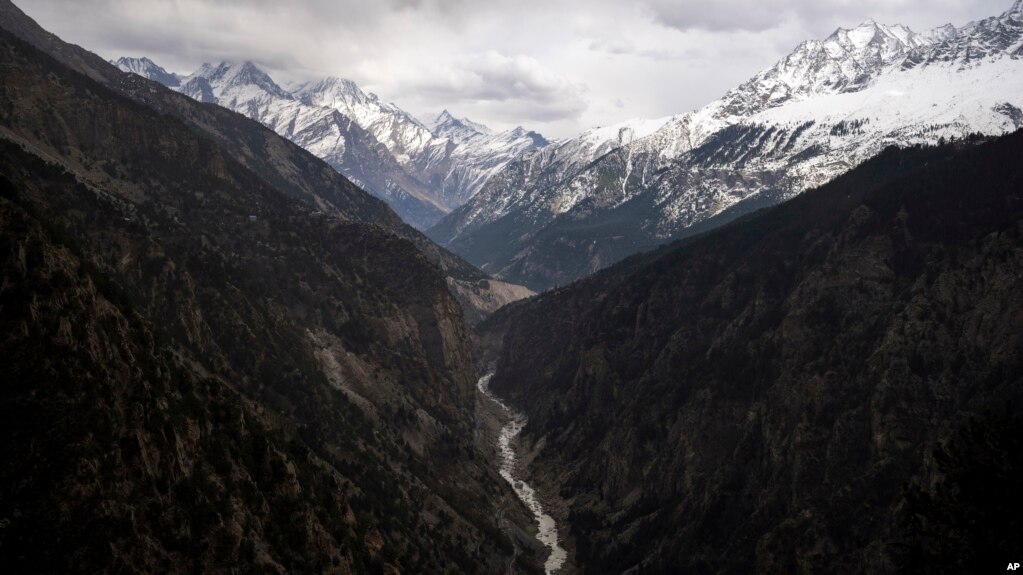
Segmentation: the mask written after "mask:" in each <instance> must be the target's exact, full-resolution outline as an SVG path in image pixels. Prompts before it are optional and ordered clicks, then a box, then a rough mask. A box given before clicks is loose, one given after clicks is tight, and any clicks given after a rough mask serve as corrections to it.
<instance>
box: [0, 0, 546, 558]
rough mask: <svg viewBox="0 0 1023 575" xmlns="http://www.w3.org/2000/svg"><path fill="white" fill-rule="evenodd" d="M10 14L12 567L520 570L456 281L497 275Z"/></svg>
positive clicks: (8, 435)
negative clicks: (504, 522)
mask: <svg viewBox="0 0 1023 575" xmlns="http://www.w3.org/2000/svg"><path fill="white" fill-rule="evenodd" d="M0 26H2V27H3V28H4V30H0V86H2V88H0V262H2V266H0V334H2V335H0V356H2V357H3V361H2V362H0V381H2V382H3V387H2V389H0V419H2V422H0V425H2V426H3V437H2V440H0V450H2V451H0V452H2V453H3V454H4V460H5V466H4V469H3V471H2V472H0V485H2V487H0V555H2V557H3V559H2V560H0V563H3V564H4V565H6V566H8V567H9V568H11V569H13V570H15V571H19V572H33V571H36V572H38V571H53V572H74V571H89V572H171V573H173V572H177V573H184V572H210V571H235V570H243V571H252V570H255V571H261V570H262V571H272V572H281V571H287V572H331V573H367V572H391V573H393V572H431V571H433V572H436V571H441V570H445V569H455V570H457V571H464V572H476V571H480V572H490V573H503V572H505V570H506V568H507V565H508V562H509V560H510V559H512V558H513V556H514V555H515V553H514V551H513V543H512V541H511V540H510V539H508V537H507V536H506V535H504V532H503V531H502V530H501V529H500V527H499V526H498V520H497V519H496V515H497V509H496V507H495V501H496V499H497V498H499V497H501V496H510V497H511V498H512V500H513V496H512V495H511V494H510V492H509V491H508V489H507V487H506V486H505V484H504V483H503V481H502V480H501V478H500V477H499V476H498V475H497V473H496V471H494V470H493V469H491V468H490V467H489V465H488V462H487V461H485V460H484V459H483V458H478V457H476V451H475V449H474V443H473V430H474V419H473V418H474V404H475V393H474V384H475V371H474V368H473V365H472V359H471V356H470V353H469V350H468V343H467V342H468V339H469V338H468V334H467V333H466V327H465V324H464V321H463V317H462V312H461V309H460V306H459V305H458V302H457V301H456V300H455V298H454V297H453V296H452V295H451V293H450V291H449V289H448V282H449V281H456V280H457V281H478V279H481V278H482V276H480V275H479V274H478V273H477V274H473V273H472V271H471V270H472V268H471V266H468V265H466V264H465V263H464V262H461V261H460V260H458V259H457V258H454V257H452V256H451V255H450V254H447V253H446V252H444V251H443V250H440V249H439V248H437V247H436V246H433V245H432V244H431V243H430V242H429V241H428V240H426V239H425V238H424V237H422V236H421V235H419V234H418V233H416V232H414V231H413V230H411V229H410V228H408V227H407V226H405V225H404V224H403V223H402V222H401V221H400V220H399V219H398V218H397V217H396V216H395V215H394V213H393V212H392V211H391V210H390V209H388V208H387V207H386V206H385V205H384V204H383V203H382V202H380V201H379V200H376V199H373V198H372V197H370V196H368V195H367V194H365V193H364V192H362V191H361V190H359V189H357V188H356V187H354V186H353V185H352V184H351V183H350V182H348V181H347V180H345V179H344V178H343V177H341V176H340V175H338V174H337V173H336V172H335V171H334V170H332V169H331V168H330V167H329V166H327V165H326V164H324V163H322V162H321V161H319V160H317V159H316V158H314V157H313V156H311V155H310V154H308V153H307V152H305V151H303V150H301V149H300V148H298V147H297V146H295V145H293V144H291V143H289V142H287V141H286V140H284V139H283V138H280V137H279V136H277V135H275V134H273V133H272V132H270V131H269V130H266V129H264V128H262V127H260V126H258V125H256V124H255V123H254V122H252V121H250V120H247V119H245V118H242V117H241V116H239V115H237V114H234V113H232V112H228V111H226V110H222V109H219V108H217V107H213V106H204V105H201V104H198V103H196V102H194V101H193V100H191V99H188V98H186V97H184V96H181V95H179V94H175V93H172V92H170V91H169V90H166V89H165V88H163V87H161V86H158V85H156V84H153V83H151V82H149V81H146V80H143V79H142V78H138V77H134V76H128V75H125V74H123V73H121V72H119V71H117V70H116V69H114V68H113V67H111V66H110V65H109V64H107V63H105V62H103V61H102V60H100V59H99V58H97V57H95V56H94V55H92V54H89V53H87V52H84V51H82V50H80V49H78V48H76V47H73V46H68V45H66V44H63V43H62V42H60V41H59V39H57V38H56V37H54V36H52V35H48V34H47V33H45V32H44V31H42V30H41V29H38V28H37V27H35V24H34V23H33V22H31V21H30V20H28V19H27V18H25V17H24V15H23V14H21V13H20V12H19V11H18V10H17V8H15V7H14V6H13V5H11V4H10V3H8V2H6V1H4V2H0ZM9 31H13V32H14V34H12V33H11V32H9ZM16 36H17V37H16ZM26 40H27V42H26ZM34 46H38V47H40V48H42V51H40V50H39V49H36V47H34ZM51 55H52V57H51ZM55 58H56V59H55ZM495 496H496V497H495ZM509 515H511V514H509ZM532 561H533V558H532V557H531V556H529V555H528V554H526V553H520V554H518V562H519V563H518V564H519V566H520V567H521V568H522V569H523V570H526V571H528V570H529V569H531V568H533V567H535V564H533V563H531V562H532Z"/></svg>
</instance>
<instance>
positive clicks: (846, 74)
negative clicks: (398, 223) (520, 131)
mask: <svg viewBox="0 0 1023 575" xmlns="http://www.w3.org/2000/svg"><path fill="white" fill-rule="evenodd" d="M1021 109H1023V0H1017V1H1016V2H1015V3H1014V4H1013V6H1012V8H1010V9H1009V10H1008V11H1006V12H1005V13H1003V14H1001V15H999V16H994V17H991V18H986V19H984V20H981V21H978V22H973V23H970V24H967V25H965V26H963V27H961V28H956V27H954V26H952V25H945V26H941V27H938V28H935V29H933V30H929V31H927V32H924V33H922V34H918V33H915V32H914V31H912V30H910V29H909V28H907V27H905V26H901V25H891V26H889V25H884V24H879V23H877V22H874V21H872V20H868V21H866V22H864V23H862V24H860V25H859V26H856V27H854V28H849V29H846V28H839V29H837V30H836V31H835V32H834V33H832V34H831V35H830V36H828V37H827V38H824V39H823V40H809V41H806V42H803V43H801V44H799V45H798V46H797V47H796V48H795V49H794V50H793V51H792V53H790V54H789V55H788V56H786V57H785V58H783V59H781V60H780V61H778V62H777V63H775V64H774V65H773V66H771V67H770V68H767V69H766V70H763V71H762V72H760V73H758V74H756V75H754V76H753V77H752V78H750V80H748V81H746V82H744V83H743V84H741V85H740V86H738V87H736V88H735V89H733V90H731V91H729V92H728V93H726V94H725V95H724V96H723V97H722V98H721V99H719V100H716V101H714V102H711V103H710V104H708V105H706V106H704V107H703V108H701V109H699V110H696V111H693V112H689V113H686V114H680V115H677V116H673V117H669V118H662V119H657V120H650V121H642V120H632V121H629V122H624V123H622V124H619V125H616V126H609V127H606V128H596V129H593V130H589V131H587V132H584V133H583V134H581V135H580V136H578V137H576V138H573V139H571V140H565V141H559V142H555V143H553V144H551V145H550V146H547V147H545V148H542V149H540V150H536V151H533V152H530V153H527V154H525V155H524V156H523V157H522V158H520V159H519V160H517V161H516V162H513V163H512V164H510V165H509V166H508V167H507V168H506V169H505V170H504V171H503V172H501V173H499V174H495V175H494V176H492V177H491V178H490V179H489V180H488V183H487V185H486V186H484V188H483V189H482V190H480V191H479V192H478V193H477V195H476V196H474V197H473V198H472V199H471V200H470V201H469V202H468V203H466V204H465V205H464V206H462V207H460V208H458V209H457V210H455V211H454V212H452V213H451V214H449V215H448V216H446V217H445V218H444V219H443V220H442V221H441V222H440V223H439V224H438V225H437V226H435V227H434V228H433V229H432V230H431V235H432V236H433V237H434V239H436V240H438V241H439V242H441V243H442V244H444V245H447V246H448V247H450V248H451V249H453V250H454V251H456V252H458V253H462V254H463V255H466V256H467V257H468V258H469V259H470V261H473V263H476V264H477V265H480V266H483V267H484V269H486V270H487V271H488V272H491V273H495V274H497V275H498V276H501V275H504V276H505V277H506V278H507V279H511V280H513V281H519V282H522V281H526V280H527V279H528V278H523V277H522V276H520V275H516V274H520V273H523V272H522V271H521V270H523V269H527V268H535V267H538V266H537V264H536V263H535V262H536V258H537V257H543V258H547V257H548V256H547V255H546V254H545V253H544V249H543V248H542V247H540V245H539V244H537V243H536V242H539V241H541V238H542V241H544V242H550V241H553V240H551V238H553V237H560V236H558V234H559V233H561V232H558V231H556V230H557V229H560V228H559V227H565V226H570V225H571V226H574V228H573V229H577V228H578V226H581V225H584V224H583V222H598V221H599V222H612V221H614V222H630V223H629V224H616V226H618V227H616V228H614V229H615V230H616V231H615V234H614V235H612V236H610V237H597V236H595V237H593V238H592V241H585V242H584V241H583V240H582V239H581V238H580V239H576V240H573V241H574V242H576V243H577V244H578V246H577V248H575V249H577V250H578V251H577V252H572V255H569V253H570V250H567V251H566V250H565V248H564V247H563V246H564V244H565V242H564V241H562V242H561V243H560V244H558V245H561V246H562V247H560V248H558V249H559V250H562V251H564V252H565V254H566V255H565V256H564V257H565V258H566V259H565V261H568V260H569V259H571V258H576V259H587V258H588V259H589V260H590V261H591V263H592V265H591V266H590V268H589V270H588V271H594V270H595V269H598V268H599V267H602V266H603V265H607V264H608V263H611V261H613V260H614V259H616V258H620V257H621V256H623V255H627V254H626V253H625V251H627V250H628V249H631V250H632V251H636V250H638V249H642V247H643V246H647V247H652V246H653V245H656V244H657V243H659V242H662V241H664V240H666V239H670V238H672V237H678V236H679V235H680V234H683V233H685V230H687V229H688V228H690V227H692V226H694V225H695V224H698V223H701V222H703V221H705V220H708V219H710V218H712V217H714V216H717V215H719V214H723V213H725V212H726V211H730V213H731V212H734V210H733V207H734V208H735V209H740V208H741V209H746V208H742V206H744V205H749V206H760V205H767V204H769V203H774V202H777V201H781V200H783V199H785V198H788V197H791V196H793V195H795V194H798V193H800V192H802V191H804V190H806V189H808V188H811V187H814V186H817V185H820V184H823V183H825V182H827V181H828V180H830V179H832V178H834V177H835V176H837V175H839V174H841V173H843V172H845V171H847V170H848V169H850V168H852V167H853V166H855V165H857V164H858V163H860V162H862V161H864V160H866V159H867V158H870V157H872V156H873V155H875V154H877V153H878V152H879V151H880V150H882V149H883V148H884V147H886V146H889V145H898V146H911V145H915V144H933V143H936V142H938V141H939V139H942V138H944V139H946V140H947V139H950V138H962V137H964V136H967V135H970V134H974V133H982V134H989V135H998V134H1004V133H1006V132H1010V131H1013V130H1016V129H1018V128H1020V127H1021V126H1023V111H1021ZM750 209H751V208H750ZM616 211H617V212H616ZM618 212H620V213H621V214H622V215H614V214H616V213H618ZM625 214H627V215H625ZM603 225H609V224H603ZM512 226H513V227H514V229H515V233H514V234H508V235H514V237H516V238H517V239H516V242H517V243H516V245H515V246H514V249H513V250H512V251H509V248H508V246H507V245H499V244H496V243H495V245H494V246H493V249H492V250H491V252H490V253H486V254H485V253H482V252H481V250H480V248H479V247H478V246H479V245H480V244H481V243H482V244H486V243H487V242H494V241H495V240H496V238H497V237H498V236H497V235H496V234H497V232H496V231H494V232H492V231H490V230H491V229H494V230H497V229H507V228H509V227H512ZM586 227H588V228H593V224H589V225H587V226H586ZM566 229H567V228H566ZM594 229H595V228H594ZM602 229H604V228H602ZM574 233H575V232H573V234H574ZM602 233H604V232H602ZM501 237H507V236H501ZM605 241H606V242H607V245H611V244H615V245H616V246H629V247H628V248H626V247H621V248H619V247H615V248H614V249H611V248H608V249H609V250H611V251H612V252H614V253H613V254H612V255H607V254H606V253H605V254H603V255H601V251H602V247H601V242H605ZM504 242H505V243H506V240H504ZM615 242H617V243H615ZM584 244H585V245H584ZM497 251H500V252H501V253H502V254H503V255H501V256H495V255H493V254H494V253H497ZM605 251H606V250H605ZM530 273H532V272H530ZM572 277H577V276H572ZM572 277H568V278H564V279H566V280H567V279H572ZM527 285H530V284H529V283H527ZM531 287H533V288H542V287H545V286H544V285H541V284H539V283H537V282H535V281H534V282H533V283H532V284H531Z"/></svg>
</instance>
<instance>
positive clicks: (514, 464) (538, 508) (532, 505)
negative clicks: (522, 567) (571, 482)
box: [476, 373, 568, 575]
mask: <svg viewBox="0 0 1023 575" xmlns="http://www.w3.org/2000/svg"><path fill="white" fill-rule="evenodd" d="M493 375H494V374H492V373H488V374H487V375H484V376H483V377H481V378H480V379H479V381H478V382H477V383H476V387H477V388H478V389H479V391H480V393H482V394H483V395H484V396H485V397H487V398H488V399H490V400H491V401H493V402H494V403H496V404H497V405H498V406H499V407H500V408H501V410H502V411H504V413H505V415H507V416H508V422H507V423H505V424H504V425H503V426H502V427H501V433H500V434H499V435H498V437H497V449H498V451H499V452H500V455H501V467H500V470H499V471H500V473H501V477H503V478H504V479H505V481H507V482H508V483H509V484H511V486H512V489H514V490H515V494H516V495H518V496H519V499H521V500H522V502H523V503H525V504H526V507H528V508H529V510H530V511H532V512H533V517H535V518H536V524H537V528H538V533H537V535H536V538H537V539H539V540H540V543H542V544H543V545H544V546H545V547H547V548H548V549H549V550H550V555H549V556H548V557H547V561H546V562H545V563H544V571H545V572H546V573H547V575H555V574H556V573H558V571H559V570H560V569H561V566H562V565H564V564H565V560H566V559H567V558H568V554H567V553H566V552H565V550H564V549H563V548H562V547H561V545H559V544H558V526H557V524H555V522H554V518H553V517H551V516H550V515H548V514H547V513H545V512H544V510H543V505H541V504H540V500H539V499H538V498H537V496H536V490H535V489H533V487H532V486H530V485H529V484H528V483H526V482H525V481H523V480H521V479H516V478H515V474H516V472H517V471H518V468H519V459H518V455H516V453H515V448H514V447H512V440H513V439H515V436H517V435H518V434H519V433H520V432H521V431H522V428H523V427H525V426H526V416H525V415H523V414H521V413H517V412H516V411H515V410H513V409H512V408H510V407H508V405H506V404H505V403H504V402H503V401H501V400H500V399H498V398H497V397H496V396H495V395H494V394H493V393H492V392H491V391H490V378H491V377H493Z"/></svg>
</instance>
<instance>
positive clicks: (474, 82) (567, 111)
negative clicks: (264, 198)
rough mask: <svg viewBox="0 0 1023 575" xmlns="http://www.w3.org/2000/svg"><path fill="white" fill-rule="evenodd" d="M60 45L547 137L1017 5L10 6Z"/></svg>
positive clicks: (237, 0) (462, 2)
mask: <svg viewBox="0 0 1023 575" xmlns="http://www.w3.org/2000/svg"><path fill="white" fill-rule="evenodd" d="M14 1H15V3H16V4H18V5H19V7H21V8H22V9H23V10H25V11H26V12H27V13H28V14H29V15H30V16H32V17H33V18H35V19H36V20H37V21H38V22H39V23H40V24H42V25H43V26H44V27H46V28H48V29H49V30H51V31H52V32H54V33H56V34H57V35H59V36H61V37H62V38H64V39H65V40H68V41H71V42H74V43H76V44H79V45H82V46H84V47H86V48H88V49H90V50H92V51H94V52H97V53H98V54H100V55H101V56H104V57H106V58H116V57H119V56H122V55H128V56H143V55H144V56H149V57H150V58H152V59H153V60H155V61H156V62H157V63H159V64H161V65H162V66H164V67H165V68H167V69H169V70H171V71H174V72H180V73H188V72H191V71H193V70H194V69H195V68H197V67H198V66H199V64H201V63H202V62H207V61H209V62H212V61H219V60H223V59H234V60H245V59H248V60H253V61H255V62H257V63H258V64H260V65H262V66H263V67H265V68H267V69H268V70H269V71H270V72H271V75H273V76H274V78H276V79H278V80H279V81H287V80H305V79H309V78H311V77H315V76H323V75H336V76H343V77H347V78H351V79H352V80H355V81H356V82H357V83H359V84H360V85H361V86H362V87H363V89H365V90H367V91H372V92H375V93H377V94H378V95H379V96H380V97H381V98H383V99H385V100H388V101H392V102H395V103H396V104H398V105H399V106H401V107H402V108H405V109H406V110H408V111H410V112H412V113H414V114H417V115H419V116H420V117H426V116H429V115H431V114H435V113H437V112H439V111H440V110H442V109H444V108H447V109H449V110H450V111H451V112H452V113H454V114H455V115H458V116H468V117H469V118H471V119H474V120H477V121H481V122H483V123H486V124H489V125H491V126H492V127H496V128H508V127H513V126H515V125H520V124H521V125H524V126H526V127H528V128H531V129H535V130H538V131H540V132H542V133H544V134H545V135H547V136H549V137H567V136H571V135H573V134H575V133H577V132H579V131H581V130H583V129H585V128H588V127H592V126H599V125H606V124H611V123H615V122H618V121H621V120H625V119H628V118H634V117H659V116H665V115H669V114H674V113H680V112H686V111H689V110H691V109H694V108H698V107H700V106H702V105H703V104H706V103H707V102H709V101H711V100H714V99H716V98H718V97H719V96H721V94H723V93H724V92H725V91H727V90H728V89H729V88H732V87H734V86H736V85H737V84H739V83H740V82H741V81H742V80H744V79H746V78H748V77H749V76H751V75H753V74H754V73H756V72H757V71H759V70H761V69H763V68H766V67H768V66H770V65H771V64H772V63H774V62H775V61H776V60H778V59H779V58H781V57H782V56H784V55H785V54H787V53H788V52H789V51H791V50H792V48H794V47H795V46H796V45H797V44H798V43H799V42H801V41H802V40H805V39H808V38H823V37H826V36H827V35H828V34H830V33H831V32H833V31H834V30H835V28H837V27H839V26H842V27H847V28H848V27H852V26H855V25H856V24H858V23H860V22H862V21H863V20H866V19H867V18H873V19H874V20H877V21H878V22H883V23H889V24H894V23H903V24H906V25H908V26H909V27H910V28H912V29H914V30H916V31H922V30H925V29H928V28H930V27H933V26H937V25H940V24H944V23H947V22H951V23H953V24H956V25H962V24H964V23H966V22H968V21H970V20H975V19H979V18H983V17H986V16H992V15H995V14H1000V13H1001V12H1003V11H1005V10H1006V9H1008V8H1009V6H1010V5H1011V4H1012V0H631V1H629V0H582V1H576V0H488V1H479V0H14Z"/></svg>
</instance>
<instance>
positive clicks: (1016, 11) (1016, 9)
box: [1002, 0, 1023, 16]
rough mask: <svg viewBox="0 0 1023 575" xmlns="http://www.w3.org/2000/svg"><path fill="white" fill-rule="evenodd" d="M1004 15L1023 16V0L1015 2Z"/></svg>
mask: <svg viewBox="0 0 1023 575" xmlns="http://www.w3.org/2000/svg"><path fill="white" fill-rule="evenodd" d="M1002 16H1023V0H1016V1H1015V2H1013V4H1012V7H1011V8H1009V11H1008V12H1006V13H1005V14H1002Z"/></svg>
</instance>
